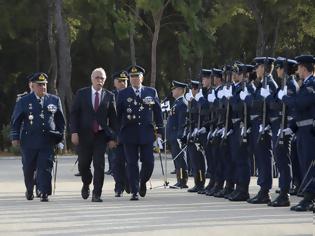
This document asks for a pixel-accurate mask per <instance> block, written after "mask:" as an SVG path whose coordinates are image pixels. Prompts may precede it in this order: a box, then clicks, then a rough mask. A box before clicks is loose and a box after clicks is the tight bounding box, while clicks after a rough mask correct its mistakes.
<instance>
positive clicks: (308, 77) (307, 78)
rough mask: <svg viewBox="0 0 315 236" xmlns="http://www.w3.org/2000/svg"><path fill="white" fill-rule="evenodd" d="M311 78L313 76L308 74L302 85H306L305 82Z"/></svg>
mask: <svg viewBox="0 0 315 236" xmlns="http://www.w3.org/2000/svg"><path fill="white" fill-rule="evenodd" d="M312 76H313V74H310V75H309V76H307V77H306V78H305V80H304V81H303V84H306V83H307V81H308V80H309V79H310V78H311V77H312Z"/></svg>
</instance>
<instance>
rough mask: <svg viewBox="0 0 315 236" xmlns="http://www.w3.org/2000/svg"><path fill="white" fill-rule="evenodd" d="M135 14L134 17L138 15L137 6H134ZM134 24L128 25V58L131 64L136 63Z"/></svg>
mask: <svg viewBox="0 0 315 236" xmlns="http://www.w3.org/2000/svg"><path fill="white" fill-rule="evenodd" d="M135 14H136V16H135V18H137V17H138V14H139V8H138V7H136V12H135ZM135 27H136V26H135V25H133V26H132V27H130V30H129V45H130V60H131V65H133V66H134V65H136V64H137V59H136V46H135V40H134V35H135V31H136V30H135Z"/></svg>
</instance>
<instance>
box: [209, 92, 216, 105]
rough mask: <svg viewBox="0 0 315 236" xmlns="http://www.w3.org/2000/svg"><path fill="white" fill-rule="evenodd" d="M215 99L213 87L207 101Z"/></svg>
mask: <svg viewBox="0 0 315 236" xmlns="http://www.w3.org/2000/svg"><path fill="white" fill-rule="evenodd" d="M215 99H216V97H215V92H214V89H212V91H211V93H209V94H208V101H209V102H211V103H212V102H214V100H215Z"/></svg>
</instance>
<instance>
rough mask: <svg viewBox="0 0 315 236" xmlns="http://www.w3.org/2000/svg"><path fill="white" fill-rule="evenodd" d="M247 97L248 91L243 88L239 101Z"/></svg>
mask: <svg viewBox="0 0 315 236" xmlns="http://www.w3.org/2000/svg"><path fill="white" fill-rule="evenodd" d="M248 95H249V94H248V90H247V88H246V87H245V88H244V91H242V92H240V99H241V100H242V101H244V100H245V98H246V97H247V96H248Z"/></svg>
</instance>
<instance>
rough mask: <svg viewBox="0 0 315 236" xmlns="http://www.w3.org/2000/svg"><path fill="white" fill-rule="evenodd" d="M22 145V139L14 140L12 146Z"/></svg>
mask: <svg viewBox="0 0 315 236" xmlns="http://www.w3.org/2000/svg"><path fill="white" fill-rule="evenodd" d="M19 145H20V140H12V146H13V147H17V146H19Z"/></svg>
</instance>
